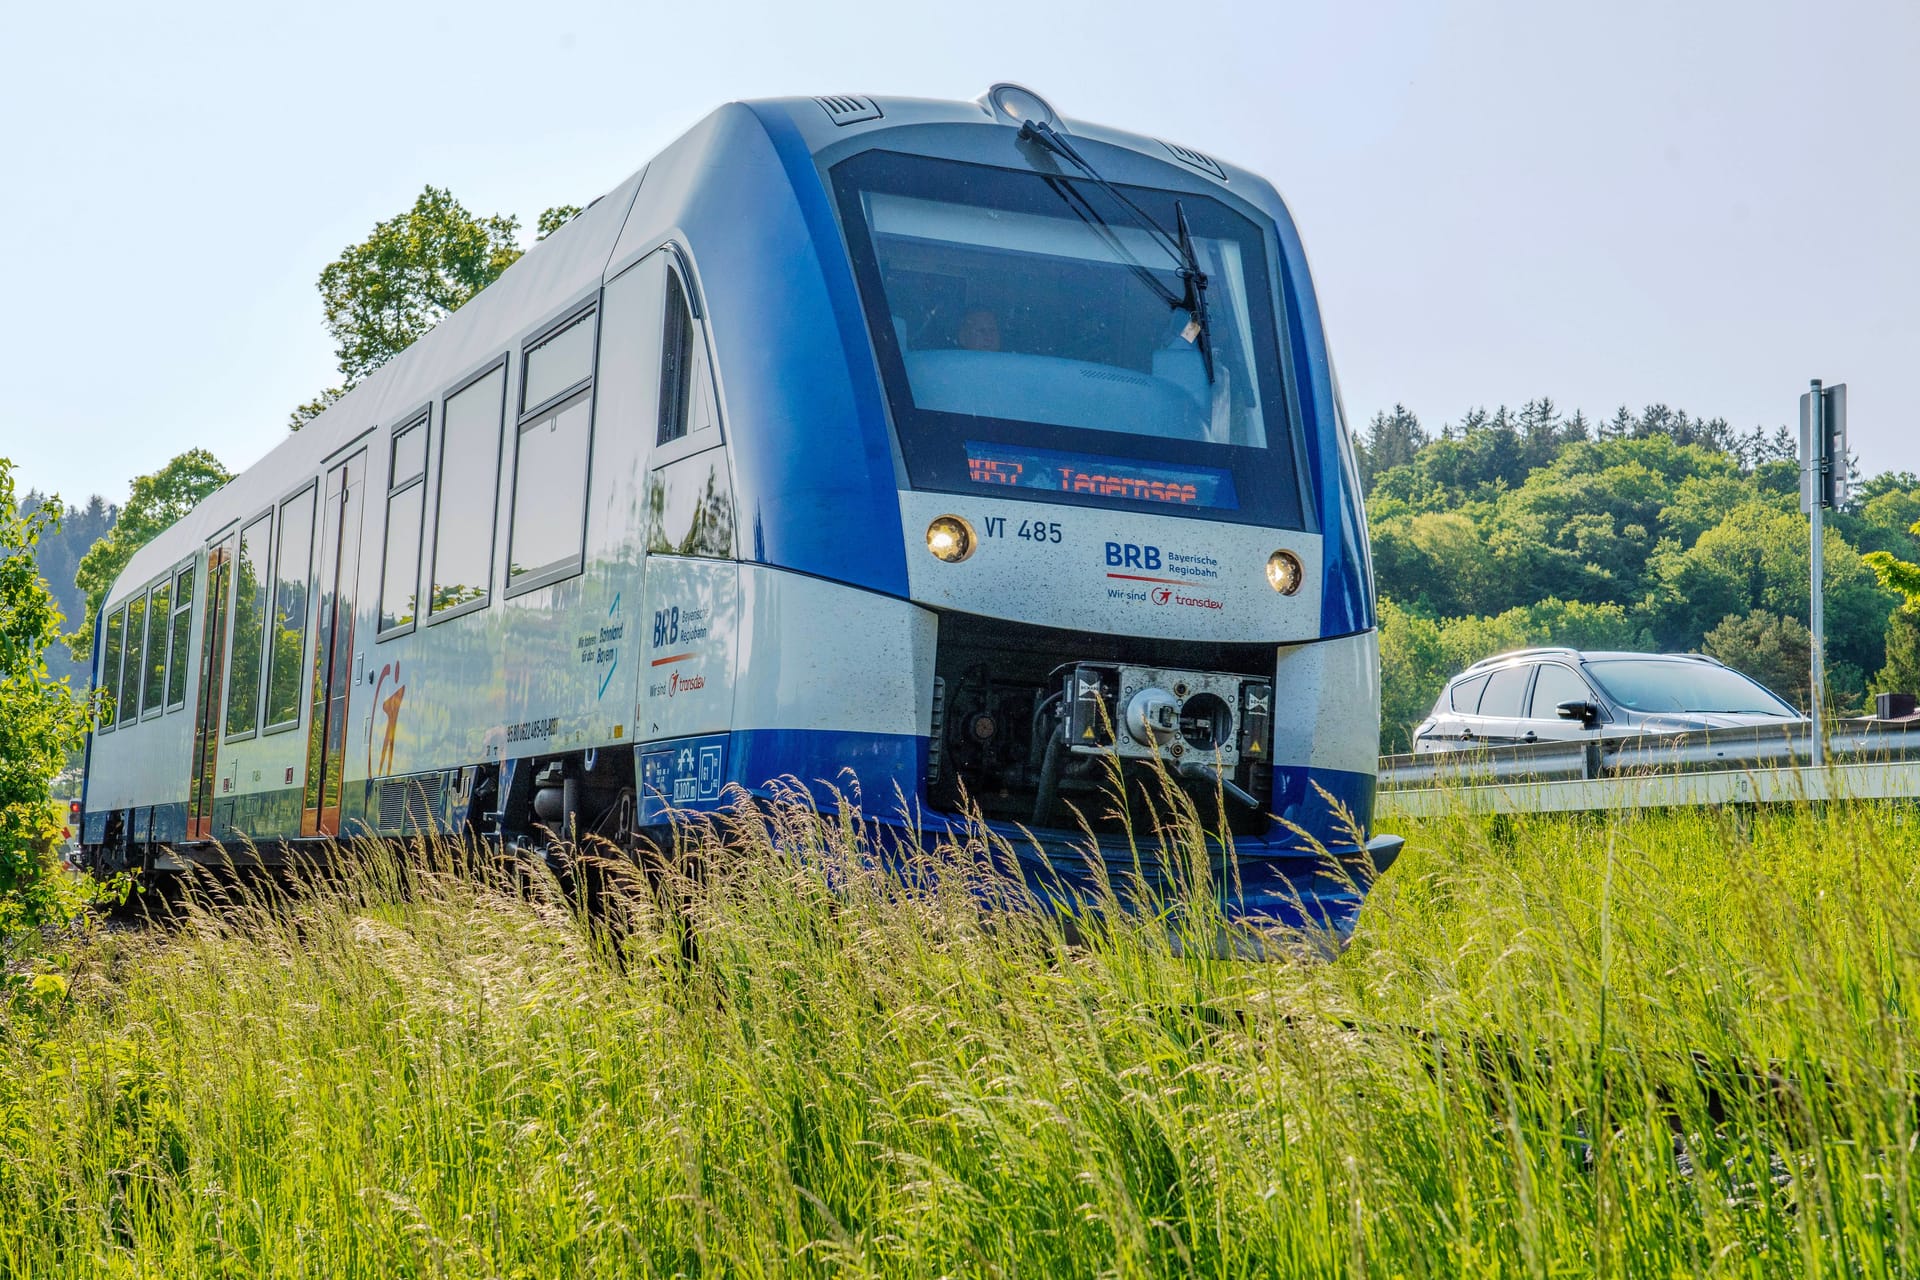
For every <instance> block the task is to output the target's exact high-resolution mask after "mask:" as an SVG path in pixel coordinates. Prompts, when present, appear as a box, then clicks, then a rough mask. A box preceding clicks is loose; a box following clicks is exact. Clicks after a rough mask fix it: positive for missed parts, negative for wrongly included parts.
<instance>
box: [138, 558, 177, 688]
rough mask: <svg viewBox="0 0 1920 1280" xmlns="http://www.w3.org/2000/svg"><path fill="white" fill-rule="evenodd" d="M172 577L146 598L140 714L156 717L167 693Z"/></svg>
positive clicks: (171, 613) (171, 614)
mask: <svg viewBox="0 0 1920 1280" xmlns="http://www.w3.org/2000/svg"><path fill="white" fill-rule="evenodd" d="M172 601H173V579H172V578H168V579H167V580H166V581H165V582H162V583H161V584H160V585H159V586H157V587H155V588H154V589H153V591H152V593H151V594H150V595H148V597H147V660H146V663H145V664H144V665H143V666H142V667H141V669H140V670H141V677H140V715H141V717H142V718H143V719H145V718H150V717H152V716H157V715H159V714H160V711H161V708H162V706H163V705H164V703H165V701H166V696H167V625H168V623H169V622H170V621H171V620H172V616H173V611H172V608H171V605H172Z"/></svg>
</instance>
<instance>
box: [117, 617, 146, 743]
mask: <svg viewBox="0 0 1920 1280" xmlns="http://www.w3.org/2000/svg"><path fill="white" fill-rule="evenodd" d="M126 644H127V656H126V674H125V675H124V676H122V677H121V696H122V697H124V698H125V699H126V705H125V706H123V707H121V709H120V723H121V724H131V723H133V722H134V721H135V720H138V719H139V718H140V690H141V688H142V687H143V685H144V683H145V682H144V681H143V680H141V678H140V675H141V672H143V671H145V670H146V668H147V596H146V593H145V592H144V591H143V592H141V593H140V594H139V595H137V596H135V597H134V598H133V599H131V600H129V601H127V641H126Z"/></svg>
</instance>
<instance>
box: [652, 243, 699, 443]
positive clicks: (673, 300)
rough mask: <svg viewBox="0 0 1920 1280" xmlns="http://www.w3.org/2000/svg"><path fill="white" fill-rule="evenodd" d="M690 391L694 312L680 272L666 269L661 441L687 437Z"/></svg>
mask: <svg viewBox="0 0 1920 1280" xmlns="http://www.w3.org/2000/svg"><path fill="white" fill-rule="evenodd" d="M692 390H693V313H692V312H691V311H690V310H689V309H688V307H687V292H686V289H685V288H684V287H683V286H682V285H681V283H680V273H679V272H678V271H676V270H675V269H673V268H672V267H668V268H667V309H666V314H665V315H664V316H662V318H661V335H660V438H659V441H658V443H660V444H668V443H670V442H672V441H674V440H678V439H679V438H680V437H682V436H684V435H686V434H687V426H688V420H689V419H690V418H691V417H692V414H691V413H690V412H689V410H690V409H691V408H692V404H691V401H692V399H693V397H692Z"/></svg>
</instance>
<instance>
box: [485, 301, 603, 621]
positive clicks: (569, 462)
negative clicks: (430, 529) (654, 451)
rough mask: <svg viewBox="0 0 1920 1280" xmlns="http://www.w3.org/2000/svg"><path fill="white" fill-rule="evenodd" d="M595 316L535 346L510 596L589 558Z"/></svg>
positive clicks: (517, 454) (511, 541)
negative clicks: (589, 482)
mask: <svg viewBox="0 0 1920 1280" xmlns="http://www.w3.org/2000/svg"><path fill="white" fill-rule="evenodd" d="M595 315H596V313H595V312H593V311H587V312H585V313H583V314H581V315H580V316H579V317H577V318H575V319H572V320H568V321H566V322H565V323H564V324H562V325H561V326H560V327H559V328H558V329H556V330H554V331H553V332H552V333H551V334H550V335H549V336H546V337H544V338H541V339H540V340H539V341H538V342H536V343H534V344H533V345H531V346H530V347H528V348H527V352H526V356H525V362H524V366H523V368H524V375H523V377H522V379H521V395H520V403H521V421H520V427H519V431H518V432H517V433H516V439H515V445H514V451H513V516H512V518H511V519H510V520H509V521H508V524H507V594H508V595H510V596H511V595H517V594H519V593H520V592H522V591H531V590H533V589H534V588H535V587H542V586H545V585H547V584H548V583H550V582H558V581H560V580H561V579H563V578H570V577H572V576H573V575H574V574H576V573H578V572H580V568H581V565H582V563H583V562H584V558H585V554H586V542H587V464H588V460H589V458H590V457H591V455H592V448H593V343H594V323H595Z"/></svg>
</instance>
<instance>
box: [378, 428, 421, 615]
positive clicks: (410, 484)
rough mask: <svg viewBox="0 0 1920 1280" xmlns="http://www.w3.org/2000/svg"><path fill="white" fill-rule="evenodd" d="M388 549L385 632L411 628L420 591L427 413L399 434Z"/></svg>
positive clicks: (390, 485)
mask: <svg viewBox="0 0 1920 1280" xmlns="http://www.w3.org/2000/svg"><path fill="white" fill-rule="evenodd" d="M387 475H388V480H387V553H386V558H385V560H384V562H383V564H382V565H381V570H380V635H381V637H382V638H383V639H384V638H385V637H386V636H388V635H390V634H395V633H399V632H404V631H410V630H412V628H413V618H414V609H415V606H416V603H417V601H418V599H419V593H420V536H421V533H422V531H423V530H424V527H425V521H426V516H427V414H425V413H422V414H421V415H420V416H419V417H417V418H415V419H414V420H413V421H411V422H409V423H408V424H407V425H406V426H404V427H401V428H399V429H398V430H396V431H395V432H394V433H393V466H392V467H391V469H390V470H389V471H388V473H387Z"/></svg>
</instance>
